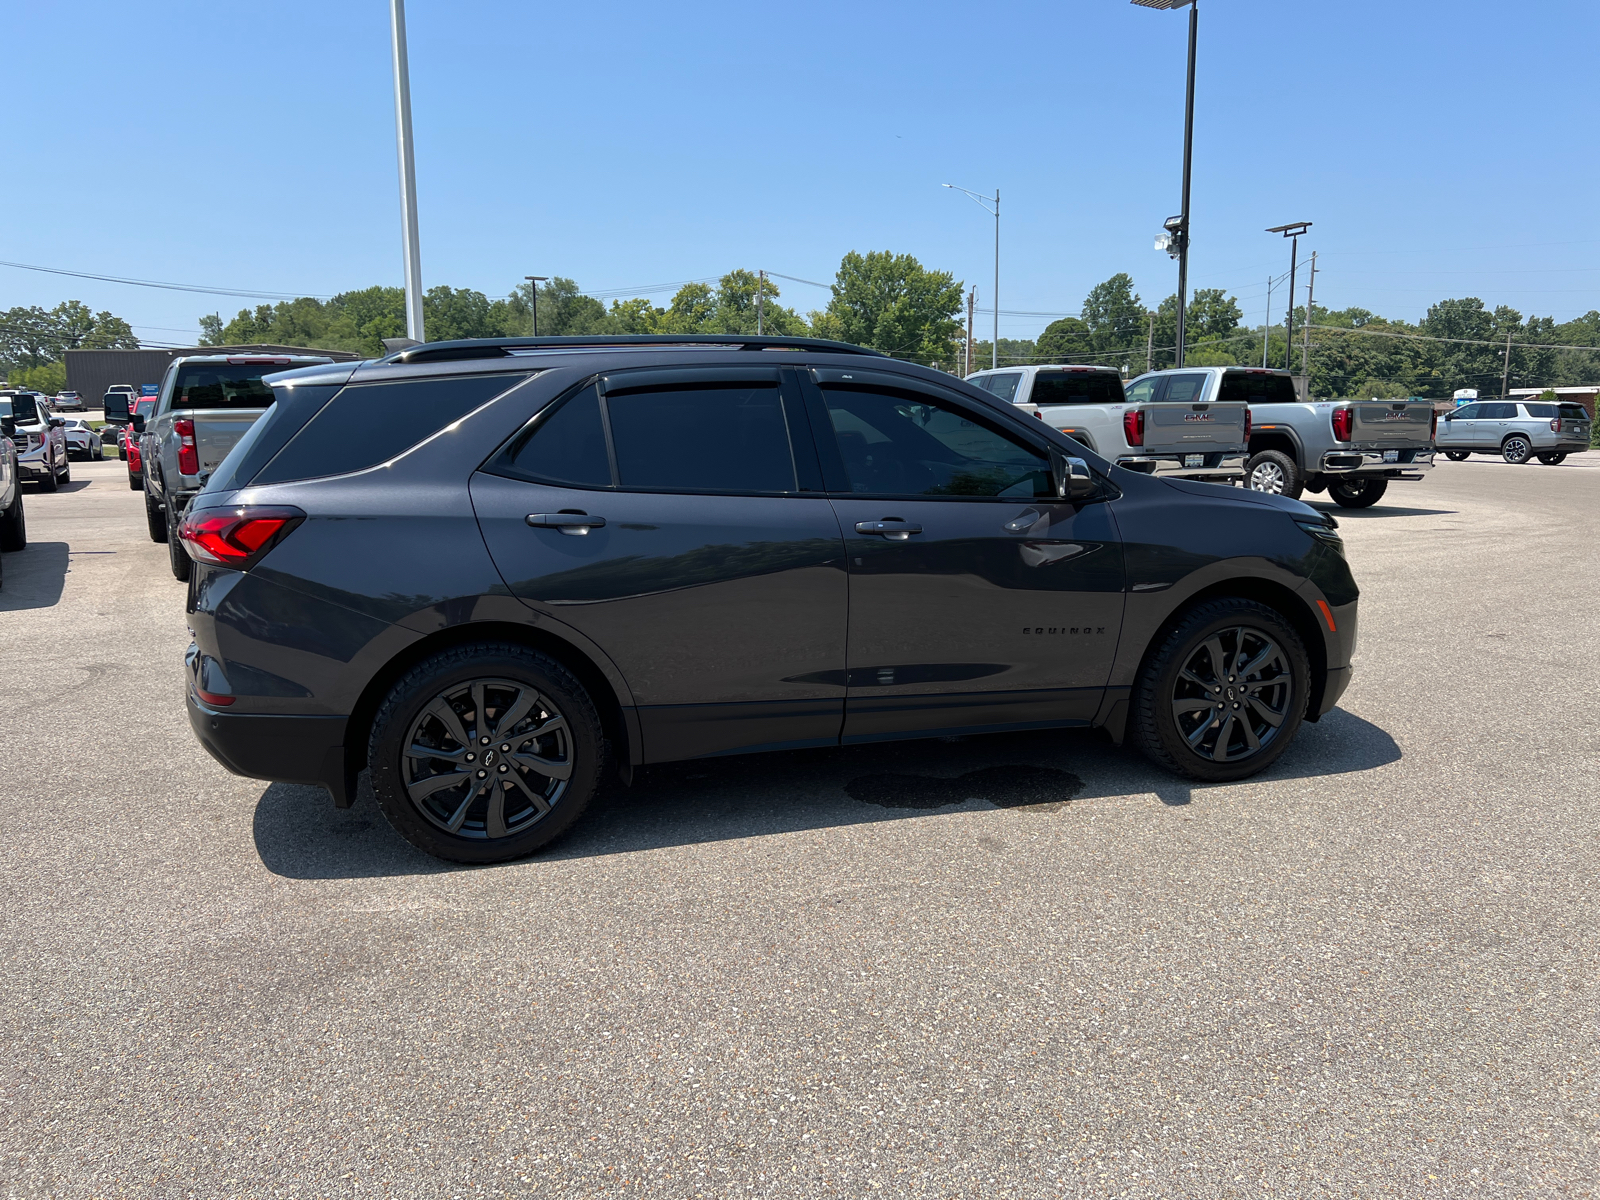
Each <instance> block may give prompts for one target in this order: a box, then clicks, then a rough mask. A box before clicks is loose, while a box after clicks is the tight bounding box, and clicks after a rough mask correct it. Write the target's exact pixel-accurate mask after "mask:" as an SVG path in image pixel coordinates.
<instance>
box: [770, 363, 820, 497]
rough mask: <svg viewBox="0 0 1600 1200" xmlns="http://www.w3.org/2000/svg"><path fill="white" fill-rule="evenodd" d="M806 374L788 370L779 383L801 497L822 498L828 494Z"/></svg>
mask: <svg viewBox="0 0 1600 1200" xmlns="http://www.w3.org/2000/svg"><path fill="white" fill-rule="evenodd" d="M802 375H803V372H800V371H795V370H792V369H785V370H784V371H783V372H782V374H781V376H780V380H779V384H778V388H779V395H781V396H782V398H783V416H784V420H785V421H786V422H787V423H788V426H789V446H790V449H791V451H792V453H793V454H794V473H795V484H796V486H797V487H798V488H799V494H801V495H805V494H811V495H820V494H823V493H825V492H827V491H828V486H827V484H826V483H825V482H824V479H823V472H822V452H821V450H820V449H819V447H818V434H817V429H816V422H815V421H813V420H812V415H811V405H810V404H809V403H808V402H807V399H806V391H805V384H804V382H803V380H802Z"/></svg>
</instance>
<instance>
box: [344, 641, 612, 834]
mask: <svg viewBox="0 0 1600 1200" xmlns="http://www.w3.org/2000/svg"><path fill="white" fill-rule="evenodd" d="M605 753H606V745H605V737H604V733H603V731H602V729H601V726H600V720H599V717H598V715H597V714H596V711H595V708H594V704H593V702H592V701H591V700H590V699H589V696H588V694H587V693H586V692H585V691H584V689H583V686H582V685H581V684H580V683H578V681H577V680H576V679H574V678H573V677H572V675H571V674H570V673H569V672H568V671H567V670H566V668H564V667H563V666H561V664H560V663H558V662H556V661H555V660H554V659H551V658H549V657H547V656H546V655H543V654H539V653H537V652H536V651H533V650H530V649H528V648H527V647H524V646H516V645H511V644H486V645H478V646H465V647H461V648H459V649H456V650H449V651H445V652H443V653H441V654H438V655H435V656H434V657H433V658H430V659H428V660H427V661H425V662H423V663H421V664H419V665H418V666H417V667H415V668H413V669H412V670H411V671H410V672H408V673H407V674H406V675H405V676H404V677H403V678H402V679H401V680H400V681H399V682H398V683H396V684H395V686H394V688H393V689H392V690H391V691H390V693H389V696H388V698H387V699H386V700H385V701H384V703H383V706H382V707H381V708H380V709H379V711H378V715H377V716H376V718H375V719H374V721H373V728H372V737H371V741H370V744H369V746H368V761H369V762H370V763H371V765H372V787H373V792H374V793H375V794H376V796H377V797H378V804H379V807H380V808H382V809H383V813H384V816H386V817H387V818H388V819H389V823H390V824H391V825H393V826H394V827H395V829H396V830H397V831H398V832H399V833H400V835H401V836H402V837H404V838H405V839H406V840H407V841H409V842H410V843H411V844H412V845H414V846H416V847H417V848H419V849H421V850H424V851H426V852H427V853H429V854H432V855H435V856H437V857H439V858H446V859H451V860H454V861H456V862H471V863H490V862H501V861H504V860H506V859H511V858H520V857H522V856H523V855H526V854H531V853H533V852H534V851H535V850H538V849H540V848H541V847H543V846H545V845H548V844H549V843H550V842H552V841H554V840H555V839H556V838H557V837H559V836H560V835H561V834H562V833H564V832H565V831H566V830H567V829H568V828H569V827H570V826H571V825H572V823H573V822H574V821H576V820H577V818H578V817H579V815H580V814H581V813H582V811H583V809H584V808H585V806H587V804H588V802H589V799H590V797H592V796H593V794H594V791H595V787H596V785H597V784H598V782H599V779H600V774H601V767H602V765H603V762H604V757H605Z"/></svg>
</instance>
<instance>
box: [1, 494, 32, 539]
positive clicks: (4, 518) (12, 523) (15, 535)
mask: <svg viewBox="0 0 1600 1200" xmlns="http://www.w3.org/2000/svg"><path fill="white" fill-rule="evenodd" d="M27 546H28V522H27V519H26V518H25V517H24V516H23V515H22V485H21V484H18V485H17V490H16V494H15V495H13V496H12V497H11V505H10V507H8V508H7V509H6V510H5V512H0V550H25V549H27Z"/></svg>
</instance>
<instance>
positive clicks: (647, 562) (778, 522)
mask: <svg viewBox="0 0 1600 1200" xmlns="http://www.w3.org/2000/svg"><path fill="white" fill-rule="evenodd" d="M780 376H781V372H780V371H779V369H777V368H775V367H741V368H671V369H645V370H637V371H617V372H613V373H611V374H610V375H608V376H606V377H604V378H601V379H598V380H596V381H594V382H592V383H590V384H588V385H587V386H585V387H582V388H580V389H578V390H577V391H575V392H573V393H572V394H570V395H568V396H566V397H564V398H562V399H559V400H557V401H556V402H555V403H554V404H552V405H549V406H547V407H546V408H544V409H543V410H541V411H540V412H539V413H538V414H537V415H536V416H535V417H534V418H533V420H532V421H531V422H530V423H529V425H528V426H527V427H526V428H524V429H523V430H522V432H520V433H519V434H518V435H517V436H516V437H515V438H513V439H512V441H511V442H510V443H509V444H508V445H507V447H506V448H505V449H504V451H502V452H501V453H500V454H499V455H497V456H496V457H495V458H494V459H493V460H491V462H490V463H489V465H488V466H486V467H485V468H484V470H483V471H480V472H479V473H478V474H476V475H474V476H473V480H472V502H473V505H474V507H475V508H476V510H477V513H478V520H479V524H480V525H481V527H482V529H483V533H484V537H485V539H486V541H487V543H488V546H489V552H490V554H491V555H492V556H493V558H494V561H495V564H496V566H497V567H498V568H499V570H500V573H501V575H502V577H503V578H504V579H505V580H506V583H507V585H508V586H509V587H510V589H511V591H512V592H513V593H514V594H515V595H516V596H517V597H518V598H520V599H521V600H522V601H523V602H524V603H526V604H528V605H529V606H530V607H531V608H533V609H534V610H535V611H536V612H538V613H542V614H544V615H546V616H547V617H549V618H552V619H553V620H555V621H559V622H561V623H563V624H565V625H567V626H570V627H571V628H573V629H575V630H577V631H578V632H579V633H581V634H583V635H584V636H585V637H587V638H588V639H590V641H592V642H593V643H594V644H596V645H597V646H598V647H599V648H600V649H601V650H602V651H603V652H604V653H606V654H607V655H609V656H610V658H611V660H612V661H613V662H614V663H615V664H616V666H617V669H618V670H619V671H620V672H621V674H622V676H623V678H624V679H625V680H626V681H627V684H628V687H629V689H630V690H631V691H632V693H633V697H634V700H635V702H636V703H637V705H638V706H639V707H638V716H639V721H640V726H641V730H642V735H643V742H644V754H645V757H646V759H647V760H648V761H651V762H663V761H668V760H671V759H679V758H692V757H697V756H700V755H705V754H716V753H719V752H723V751H731V750H749V749H758V748H777V747H780V746H808V745H833V744H836V743H837V741H838V737H839V728H840V724H841V721H842V720H843V714H844V666H845V619H846V604H847V582H846V575H845V569H844V543H843V539H842V538H841V536H840V532H839V523H838V521H837V520H836V519H835V517H834V514H833V509H832V507H831V506H830V505H829V503H828V500H827V499H826V497H825V496H824V495H823V493H822V486H821V474H820V472H819V470H818V467H817V463H816V455H815V451H814V449H813V448H812V443H811V435H810V432H809V429H808V428H807V425H806V420H805V417H804V415H803V414H802V413H801V412H800V408H801V405H800V402H799V399H798V397H797V396H796V395H795V393H794V384H793V381H792V379H791V380H790V381H789V382H788V384H787V386H785V385H783V383H782V380H781V378H780Z"/></svg>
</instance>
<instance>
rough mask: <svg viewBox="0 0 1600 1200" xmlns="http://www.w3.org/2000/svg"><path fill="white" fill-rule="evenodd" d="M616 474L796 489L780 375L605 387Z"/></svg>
mask: <svg viewBox="0 0 1600 1200" xmlns="http://www.w3.org/2000/svg"><path fill="white" fill-rule="evenodd" d="M606 411H607V413H608V414H609V415H610V418H611V442H612V446H613V447H614V449H615V451H616V455H617V482H618V484H619V485H620V486H622V487H625V488H639V489H643V490H647V491H674V492H676V491H683V492H736V493H743V494H748V493H751V492H793V491H796V490H797V486H796V482H795V472H794V454H793V452H792V451H791V449H790V447H789V428H788V425H787V423H786V422H785V421H784V415H783V401H782V399H781V398H780V396H779V394H778V387H777V384H776V383H755V384H752V383H728V384H710V383H696V384H688V385H685V386H682V387H670V388H650V389H645V390H640V391H622V392H618V391H613V392H608V393H607V395H606Z"/></svg>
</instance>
